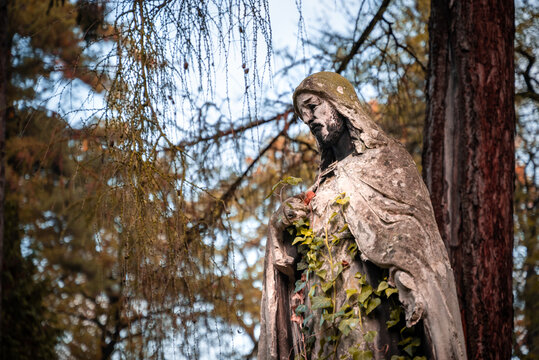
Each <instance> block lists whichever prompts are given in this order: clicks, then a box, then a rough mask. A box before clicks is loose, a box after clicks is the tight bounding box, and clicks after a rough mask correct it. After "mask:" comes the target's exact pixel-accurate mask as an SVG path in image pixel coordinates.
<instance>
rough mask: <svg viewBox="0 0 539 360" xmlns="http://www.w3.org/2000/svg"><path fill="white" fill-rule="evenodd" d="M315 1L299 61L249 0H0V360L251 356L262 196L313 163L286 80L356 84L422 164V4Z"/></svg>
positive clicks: (533, 224)
mask: <svg viewBox="0 0 539 360" xmlns="http://www.w3.org/2000/svg"><path fill="white" fill-rule="evenodd" d="M298 4H299V5H298V16H300V15H301V14H302V11H303V10H302V9H301V6H300V4H301V2H299V3H298ZM320 4H323V5H320ZM320 4H319V6H327V7H328V9H330V8H331V9H333V10H332V11H335V10H334V9H337V10H338V11H339V12H340V13H341V15H340V16H341V17H340V18H339V19H337V20H336V19H332V18H324V17H322V16H321V18H320V19H319V21H318V23H319V28H317V29H316V32H313V33H309V34H308V35H309V36H307V37H306V36H302V35H301V34H302V31H305V27H304V23H303V22H302V20H301V19H302V18H301V17H300V22H299V26H298V29H299V33H300V35H299V40H300V42H301V47H303V49H308V53H309V54H310V55H309V56H308V57H302V58H298V57H297V56H296V55H294V54H293V52H292V51H291V50H290V49H282V48H278V49H276V50H275V51H274V50H273V47H274V46H275V47H276V48H277V45H278V44H273V43H272V38H271V27H272V26H273V27H275V26H279V22H278V21H279V20H278V19H272V23H271V24H270V22H269V10H268V7H269V6H272V4H271V3H270V2H269V1H266V0H259V1H244V0H232V1H216V0H215V1H207V2H204V1H182V2H179V1H172V0H165V1H125V2H124V1H114V2H112V1H111V2H108V1H98V0H96V1H91V0H79V1H57V0H50V1H49V0H31V1H25V2H18V1H8V14H9V37H10V39H11V41H12V44H11V59H10V79H9V80H10V82H9V86H10V87H9V89H8V95H9V104H10V107H9V108H8V123H7V135H6V139H7V141H6V159H7V172H6V179H7V183H6V194H7V195H6V202H5V213H4V218H5V223H6V235H5V241H4V243H5V245H4V254H3V256H4V259H5V260H4V268H3V269H2V287H3V292H2V296H3V299H2V302H3V307H2V324H1V325H2V356H3V358H5V359H37V358H39V359H41V358H43V359H52V358H60V359H89V358H92V359H94V358H95V359H109V358H114V359H124V358H125V359H130V358H138V359H164V358H166V359H172V358H188V359H194V358H209V357H210V356H213V357H215V356H216V357H217V358H254V357H255V356H256V351H257V340H258V339H257V336H258V333H257V325H258V314H259V303H260V300H259V299H260V295H261V293H260V288H261V276H262V273H261V272H262V270H263V254H264V245H265V231H266V222H267V219H268V216H269V214H270V213H271V212H272V211H273V210H274V209H275V208H276V206H277V204H278V203H279V201H280V198H279V196H278V195H277V196H272V197H270V198H269V199H266V196H267V195H268V194H269V193H270V191H271V188H272V186H273V184H275V183H277V182H278V181H279V180H280V179H281V178H283V177H284V176H285V175H291V176H296V177H301V178H302V179H303V184H307V185H308V184H310V183H311V182H312V180H313V178H314V175H315V169H316V168H317V151H316V146H315V143H314V140H313V138H312V137H311V136H310V135H309V134H308V133H307V129H306V127H303V126H301V124H300V122H299V121H298V120H297V118H296V117H295V116H294V115H293V111H292V109H291V94H292V91H293V87H294V86H295V85H297V84H296V83H295V81H297V82H298V83H299V81H300V80H301V79H302V78H303V77H304V76H305V75H306V74H308V73H312V72H315V71H320V70H334V71H335V70H339V71H340V72H341V73H342V74H343V75H344V76H345V77H347V78H348V79H350V80H351V81H352V82H353V84H354V85H355V86H356V88H357V89H362V88H363V87H365V86H366V84H369V85H370V93H371V94H373V95H372V96H371V97H370V98H368V99H364V100H365V106H366V107H367V108H368V110H369V111H370V112H371V114H372V116H373V117H374V118H375V119H376V120H377V122H378V123H379V124H380V125H381V126H382V127H383V128H384V129H385V130H386V131H387V132H388V133H390V134H391V135H392V136H394V137H395V138H397V139H399V140H400V141H401V142H402V143H403V144H404V145H405V146H406V148H407V149H408V151H409V152H410V153H411V154H412V155H413V157H414V160H415V161H416V163H417V164H418V167H419V168H421V163H420V162H421V146H422V131H423V130H422V127H423V121H424V117H425V95H424V91H425V78H426V71H427V69H426V66H427V65H426V64H427V54H428V49H427V43H428V32H427V22H428V16H429V2H428V1H427V0H418V1H415V2H411V1H407V0H394V1H367V0H365V1H361V2H358V3H357V4H356V3H354V4H353V5H352V4H351V2H347V1H328V2H327V3H325V2H324V3H320ZM306 6H309V5H308V4H304V7H306ZM322 8H323V7H322ZM516 9H517V18H516V44H515V64H516V66H515V68H516V99H517V101H516V104H515V106H516V109H517V114H518V115H517V121H518V126H517V130H518V134H517V143H516V148H517V151H516V160H517V161H516V166H517V169H516V171H517V177H516V179H515V205H514V209H515V249H514V256H515V258H514V263H515V269H514V296H515V332H514V356H515V357H516V358H521V359H535V358H537V355H536V354H537V353H539V334H538V331H539V323H538V322H539V319H538V316H537V314H539V308H538V306H539V305H538V299H539V281H538V278H537V277H538V268H537V266H538V261H539V254H538V244H537V240H538V239H537V203H538V197H537V183H538V181H539V174H538V172H537V161H538V149H537V139H538V134H537V133H538V127H537V118H538V95H537V87H538V86H539V84H538V81H539V78H538V76H539V74H538V67H537V63H536V59H537V56H538V55H539V54H538V50H537V46H536V45H537V40H538V39H537V36H538V35H537V34H539V26H538V21H539V20H538V19H539V17H538V10H539V8H538V5H537V3H536V2H528V1H517V3H516ZM337 23H338V24H339V26H336V24H337ZM342 24H345V25H344V26H343V25H342ZM371 24H372V28H370V25H371ZM302 29H303V30H302ZM291 36H293V35H291ZM358 39H359V40H358ZM231 48H237V49H239V52H240V54H241V56H240V58H238V57H235V56H232V50H231ZM272 54H273V55H272ZM271 56H274V57H275V61H274V59H272V58H271ZM257 59H258V62H257ZM277 60H279V61H280V62H282V63H284V64H286V65H285V66H283V67H282V68H274V69H273V68H272V66H273V64H274V63H278V61H277ZM233 70H234V71H239V72H240V73H241V78H243V85H242V88H243V90H242V94H241V95H242V97H241V100H239V101H236V103H234V99H232V97H233V96H232V95H231V94H232V92H233V91H232V90H229V88H228V75H226V76H225V78H226V83H227V85H226V89H225V93H226V96H225V98H224V99H219V98H218V97H217V96H214V93H215V92H216V89H217V88H218V87H221V86H222V85H223V84H221V83H219V81H221V78H220V77H219V73H222V72H224V73H225V74H228V73H229V72H231V71H233ZM270 73H271V74H272V75H271V80H270V76H269V75H268V74H270ZM268 83H272V84H283V83H284V84H291V85H290V86H289V87H285V90H282V89H281V88H279V86H275V87H276V88H279V89H278V90H277V91H275V90H272V91H270V90H268V87H267V84H268ZM362 93H363V92H362ZM71 102H74V105H70V106H67V105H65V104H66V103H71ZM238 104H239V105H238ZM303 188H304V187H303ZM288 190H289V189H284V190H283V191H285V192H286V191H288ZM295 191H297V190H295Z"/></svg>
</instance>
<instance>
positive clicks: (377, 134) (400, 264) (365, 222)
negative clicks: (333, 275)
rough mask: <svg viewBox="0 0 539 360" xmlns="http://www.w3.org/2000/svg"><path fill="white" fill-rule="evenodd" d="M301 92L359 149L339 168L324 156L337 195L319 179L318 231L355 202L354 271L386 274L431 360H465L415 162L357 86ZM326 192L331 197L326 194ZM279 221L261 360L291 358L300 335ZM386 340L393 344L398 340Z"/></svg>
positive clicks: (329, 83)
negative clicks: (330, 114) (334, 204)
mask: <svg viewBox="0 0 539 360" xmlns="http://www.w3.org/2000/svg"><path fill="white" fill-rule="evenodd" d="M301 92H311V93H314V94H316V95H318V96H320V97H321V98H323V99H325V100H327V101H329V102H330V103H331V104H332V105H333V106H334V107H335V109H336V110H337V111H338V112H339V113H340V114H341V115H342V116H343V117H344V118H345V120H346V125H347V128H348V131H349V132H350V135H351V138H352V141H353V143H354V147H355V152H354V153H353V154H351V155H349V156H348V157H347V158H345V159H344V160H341V161H339V162H337V163H335V164H334V165H330V164H332V163H333V162H334V159H331V154H329V153H328V152H327V151H324V149H321V173H322V171H326V172H327V169H329V168H330V167H331V166H334V169H333V170H332V171H333V174H332V175H331V181H329V182H327V180H326V182H325V183H327V184H331V188H330V189H327V186H329V185H324V183H323V182H322V181H321V179H320V175H319V179H318V181H317V184H315V185H314V186H313V188H312V190H313V191H314V192H315V197H314V198H313V200H312V201H313V209H314V213H313V214H312V217H313V227H314V231H315V232H317V231H320V229H319V228H318V229H317V226H320V225H317V224H322V223H325V219H324V218H325V217H327V213H328V211H324V210H322V209H323V208H325V207H326V208H327V207H328V203H327V202H328V200H327V199H329V198H331V199H334V198H335V197H336V196H337V195H338V194H340V193H343V192H344V193H346V196H349V197H350V201H349V204H348V206H347V207H346V208H345V209H344V221H345V222H346V223H347V224H348V227H349V231H350V237H351V238H353V241H355V243H356V244H357V247H358V250H359V254H360V259H351V260H352V261H354V262H355V264H353V266H355V267H357V268H358V269H363V270H365V264H367V263H370V264H374V265H375V266H376V267H377V268H379V269H386V271H388V273H389V279H388V281H389V283H391V284H394V285H395V286H396V287H397V289H398V290H399V292H398V298H399V301H400V303H401V304H402V306H403V308H404V311H405V315H406V323H407V326H413V325H414V324H416V323H418V322H419V321H420V320H422V321H421V323H422V325H423V333H424V341H425V343H426V344H425V346H426V348H425V350H426V351H427V353H428V358H429V359H444V360H445V359H466V354H465V342H464V336H463V332H462V324H461V320H460V312H459V307H458V302H457V296H456V289H455V281H454V278H453V273H452V270H451V267H450V263H449V259H448V255H447V251H446V248H445V245H444V243H443V241H442V239H441V237H440V235H439V232H438V228H437V225H436V221H435V219H434V213H433V210H432V205H431V203H430V198H429V194H428V190H427V188H426V186H425V185H424V183H423V181H422V180H421V177H420V175H419V173H418V171H417V168H416V166H415V163H414V162H413V160H412V158H411V157H410V155H409V154H408V153H407V152H406V150H405V149H404V147H403V146H402V145H401V144H400V143H398V142H397V141H395V140H393V139H391V138H389V137H388V136H387V135H386V134H384V133H383V132H382V131H381V130H380V129H379V128H378V127H377V125H376V124H375V123H374V122H373V121H372V120H371V119H370V117H368V116H367V115H366V114H365V113H364V112H363V110H362V109H361V106H360V104H359V101H358V99H357V96H356V94H355V91H354V89H353V87H352V85H351V84H350V83H349V82H348V81H347V80H346V79H344V78H343V77H341V76H340V75H337V74H334V73H326V72H322V73H318V74H314V75H312V76H310V77H308V78H307V79H305V80H304V81H303V82H302V83H301V84H300V86H299V87H298V88H297V89H296V92H295V93H294V99H296V97H297V95H298V94H299V93H301ZM296 112H298V111H297V108H296ZM326 176H327V175H326ZM318 183H320V184H318ZM325 191H329V193H328V194H326V195H323V193H324V192H325ZM319 192H320V193H319ZM324 199H325V200H324ZM277 219H278V217H277V215H274V216H273V217H272V220H271V221H270V225H269V232H268V240H267V244H266V258H265V269H264V285H263V294H262V303H261V332H260V340H259V352H258V358H259V360H266V359H268V360H269V359H272V360H273V359H293V358H294V356H295V355H296V354H297V353H298V350H297V349H298V347H299V345H298V339H299V338H300V337H301V335H300V334H299V329H298V328H297V327H296V326H294V324H292V322H291V317H292V314H293V312H292V307H293V305H294V304H293V303H292V296H293V293H294V283H295V281H296V280H297V272H296V271H295V268H294V267H295V264H296V262H297V258H298V255H297V248H296V247H295V246H292V245H291V243H290V242H289V241H285V239H286V236H284V228H283V227H282V225H280V223H279V222H278V221H277ZM367 272H368V271H367ZM370 275H372V274H370ZM346 280H347V277H346V276H344V281H346ZM345 289H346V287H345V288H343V289H341V291H342V292H344V291H345ZM340 296H341V297H342V296H343V295H342V294H341V295H340ZM380 316H381V317H382V318H380V319H378V320H377V321H374V322H372V326H373V327H375V328H376V327H377V328H378V330H380V331H382V330H383V329H381V328H380V327H381V326H380V324H382V323H385V322H384V321H385V319H383V317H384V316H387V314H385V315H384V314H381V315H380ZM382 332H383V331H382ZM352 336H353V335H352ZM380 338H381V339H385V338H384V337H383V336H380ZM386 340H387V341H388V342H391V341H392V340H391V336H389V337H388V338H387V339H386ZM381 345H382V344H381ZM388 346H389V347H391V346H393V345H392V344H391V343H389V344H388ZM314 358H316V357H314ZM382 358H383V357H382Z"/></svg>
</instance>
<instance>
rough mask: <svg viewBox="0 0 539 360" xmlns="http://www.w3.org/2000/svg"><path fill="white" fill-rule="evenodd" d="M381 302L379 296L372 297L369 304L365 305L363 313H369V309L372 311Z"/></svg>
mask: <svg viewBox="0 0 539 360" xmlns="http://www.w3.org/2000/svg"><path fill="white" fill-rule="evenodd" d="M381 302H382V300H380V298H374V299H370V300H369V305H367V308H366V309H365V313H366V314H367V315H369V313H370V312H371V311H373V310H374V309H376V307H377V306H378V305H380V303H381Z"/></svg>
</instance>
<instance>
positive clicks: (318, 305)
mask: <svg viewBox="0 0 539 360" xmlns="http://www.w3.org/2000/svg"><path fill="white" fill-rule="evenodd" d="M331 305H332V303H331V299H330V298H328V297H325V296H314V297H313V299H312V308H313V310H316V309H325V308H328V307H331Z"/></svg>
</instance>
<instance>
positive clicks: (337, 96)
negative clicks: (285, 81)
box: [293, 71, 387, 167]
mask: <svg viewBox="0 0 539 360" xmlns="http://www.w3.org/2000/svg"><path fill="white" fill-rule="evenodd" d="M293 99H294V109H295V111H296V114H297V115H298V116H299V117H300V118H301V119H302V120H303V121H304V122H305V123H306V124H307V125H309V127H310V129H311V132H312V133H313V134H314V136H315V137H316V139H317V141H318V145H319V147H320V151H321V157H322V159H321V162H322V164H326V165H327V162H328V161H330V159H326V158H325V156H326V152H325V151H324V147H326V146H327V145H329V144H331V142H332V141H335V139H336V138H338V137H339V136H340V133H341V132H342V131H346V130H348V131H349V134H350V138H351V140H352V143H353V146H354V148H355V150H356V152H357V153H362V152H363V151H364V150H365V148H374V147H376V146H378V145H380V144H384V143H386V140H387V138H386V136H385V134H384V133H383V132H382V131H381V130H380V129H379V128H378V126H377V125H376V124H375V123H374V121H373V120H372V119H371V118H370V117H369V116H368V115H367V114H366V113H365V111H364V110H363V108H362V106H361V104H360V102H359V99H358V97H357V95H356V92H355V90H354V87H353V86H352V84H351V83H350V82H349V81H348V80H346V79H345V78H344V77H342V76H341V75H339V74H337V73H333V72H327V71H322V72H319V73H316V74H313V75H311V76H308V77H307V78H306V79H305V80H303V81H302V82H301V84H299V86H298V87H297V88H296V90H295V91H294V96H293ZM322 167H324V166H323V165H322Z"/></svg>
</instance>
